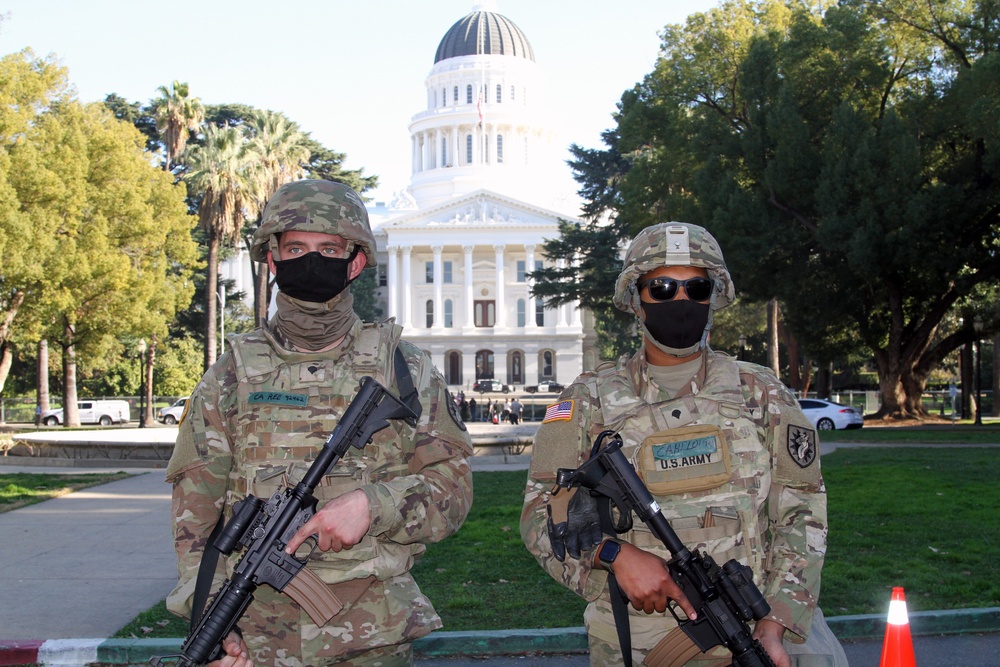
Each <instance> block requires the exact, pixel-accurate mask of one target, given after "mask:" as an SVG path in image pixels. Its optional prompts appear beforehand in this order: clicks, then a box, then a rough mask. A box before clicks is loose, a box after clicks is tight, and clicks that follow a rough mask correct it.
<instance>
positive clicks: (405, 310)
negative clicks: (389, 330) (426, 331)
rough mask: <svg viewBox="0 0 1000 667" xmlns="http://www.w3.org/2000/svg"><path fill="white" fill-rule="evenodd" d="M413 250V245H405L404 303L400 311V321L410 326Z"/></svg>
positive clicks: (411, 317)
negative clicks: (411, 261)
mask: <svg viewBox="0 0 1000 667" xmlns="http://www.w3.org/2000/svg"><path fill="white" fill-rule="evenodd" d="M412 251H413V246H408V245H407V246H403V289H402V291H403V304H402V308H401V309H400V313H399V323H400V324H401V325H403V326H404V327H408V326H410V322H411V321H412V319H413V311H412V310H411V303H412V300H413V299H412V294H413V281H412V279H411V278H410V253H411V252H412Z"/></svg>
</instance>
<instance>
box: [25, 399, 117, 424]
mask: <svg viewBox="0 0 1000 667" xmlns="http://www.w3.org/2000/svg"><path fill="white" fill-rule="evenodd" d="M76 409H77V411H78V412H79V414H80V423H81V424H100V425H101V426H110V425H111V424H127V423H128V422H129V420H130V419H131V418H132V417H131V414H130V412H129V407H128V401H115V400H109V401H99V400H82V401H77V403H76ZM63 421H64V417H63V410H62V408H59V409H58V410H46V411H45V412H43V413H42V423H43V424H45V425H46V426H58V425H60V424H62V423H63Z"/></svg>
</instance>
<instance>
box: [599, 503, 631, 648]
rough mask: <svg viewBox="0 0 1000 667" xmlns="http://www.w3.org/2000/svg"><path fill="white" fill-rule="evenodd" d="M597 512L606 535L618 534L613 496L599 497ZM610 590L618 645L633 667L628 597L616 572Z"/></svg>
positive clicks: (612, 576)
mask: <svg viewBox="0 0 1000 667" xmlns="http://www.w3.org/2000/svg"><path fill="white" fill-rule="evenodd" d="M597 514H598V516H599V517H600V520H601V530H602V531H603V532H604V533H605V534H606V535H617V534H618V531H617V530H616V529H615V524H614V519H613V518H612V516H611V498H609V497H607V496H598V497H597ZM608 592H609V594H610V597H611V612H612V614H613V615H614V617H615V630H616V631H617V632H618V647H619V648H620V649H621V652H622V661H623V664H624V666H625V667H632V628H631V624H630V623H629V620H628V598H626V597H625V593H624V592H623V591H622V589H621V588H620V587H619V586H618V579H617V578H616V577H615V573H614V572H609V573H608Z"/></svg>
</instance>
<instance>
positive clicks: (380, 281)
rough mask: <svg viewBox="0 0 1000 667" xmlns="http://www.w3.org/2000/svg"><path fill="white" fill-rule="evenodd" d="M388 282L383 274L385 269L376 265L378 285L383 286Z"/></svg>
mask: <svg viewBox="0 0 1000 667" xmlns="http://www.w3.org/2000/svg"><path fill="white" fill-rule="evenodd" d="M388 284H389V279H388V278H387V277H386V275H385V269H384V268H383V267H382V265H381V264H380V265H379V267H378V286H379V287H385V286H386V285H388Z"/></svg>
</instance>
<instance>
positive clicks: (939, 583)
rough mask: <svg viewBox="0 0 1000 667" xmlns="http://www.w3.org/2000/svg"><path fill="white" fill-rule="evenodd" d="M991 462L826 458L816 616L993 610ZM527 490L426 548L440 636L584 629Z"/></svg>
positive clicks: (950, 453)
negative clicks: (544, 545)
mask: <svg viewBox="0 0 1000 667" xmlns="http://www.w3.org/2000/svg"><path fill="white" fill-rule="evenodd" d="M873 430H874V429H873ZM886 430H889V429H886ZM996 454H997V450H996V449H974V448H968V447H941V448H932V449H910V448H898V449H892V448H884V447H871V448H868V447H866V448H851V449H839V450H837V451H836V452H834V453H833V454H830V455H829V456H827V457H825V458H824V459H823V472H824V476H825V479H826V484H827V490H828V496H829V506H830V525H831V533H830V539H829V550H828V554H827V561H826V567H825V569H824V572H823V590H822V593H821V596H820V604H821V605H822V606H823V608H824V611H826V613H827V615H828V616H841V615H845V614H873V613H884V612H885V609H886V608H887V605H888V601H889V594H890V591H891V588H892V587H893V586H903V587H905V588H906V599H907V605H908V608H909V609H910V610H912V611H917V610H921V609H935V610H937V609H958V608H971V607H995V606H998V605H1000V576H998V575H1000V561H998V559H997V558H996V557H995V555H996V551H997V547H998V544H1000V522H997V521H996V518H995V510H996V508H997V507H1000V489H998V487H997V484H996V481H997V480H998V479H1000V463H998V461H997V458H996ZM525 478H526V473H525V472H524V471H510V472H483V473H475V480H474V483H475V498H476V501H475V503H474V505H473V508H472V511H471V513H470V514H469V518H468V519H467V520H466V522H465V525H464V526H463V527H462V529H461V530H460V531H459V532H458V533H457V534H456V535H453V536H452V537H450V538H448V539H446V540H444V541H443V542H440V543H438V544H433V545H430V547H429V548H428V550H427V553H426V554H424V556H423V557H422V558H421V560H420V562H419V563H418V564H417V566H416V567H415V568H414V576H415V577H416V579H417V581H418V582H419V584H420V587H421V589H422V590H423V591H424V592H425V593H426V594H427V595H428V596H429V597H430V598H431V600H432V601H433V603H434V606H435V607H436V608H437V610H438V612H439V613H440V614H441V617H442V618H443V619H444V624H445V629H446V630H501V629H510V628H551V627H575V626H580V625H582V623H583V621H582V615H583V607H584V602H583V601H582V600H580V599H579V598H577V597H576V596H575V595H573V594H572V593H570V592H568V591H567V590H565V589H563V588H562V587H561V586H559V585H558V584H556V583H555V582H554V581H553V580H552V579H550V578H549V577H548V575H547V574H546V573H545V572H544V571H543V570H542V569H541V568H540V567H539V566H538V565H537V564H536V563H535V561H534V559H533V558H532V557H531V555H530V554H529V553H528V552H527V550H526V549H525V548H524V546H523V545H522V543H521V538H520V533H519V530H518V522H519V520H520V514H521V502H522V492H523V488H524V481H525ZM167 618H168V615H167V614H166V612H165V610H164V608H163V605H162V604H160V605H158V606H157V607H154V609H153V610H151V611H150V612H149V614H148V615H147V616H146V617H143V618H142V620H141V621H140V622H138V623H137V624H133V625H131V626H129V627H128V628H126V629H124V630H123V631H122V633H120V635H119V636H124V637H128V636H130V635H131V634H135V635H136V636H152V637H156V636H160V637H171V636H172V637H177V636H183V635H185V634H186V626H185V625H184V624H183V622H181V623H180V625H174V626H168V627H166V628H160V627H158V625H157V624H158V623H159V622H162V621H164V620H167ZM142 628H149V632H145V631H143V630H142ZM178 628H180V629H179V630H178Z"/></svg>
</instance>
